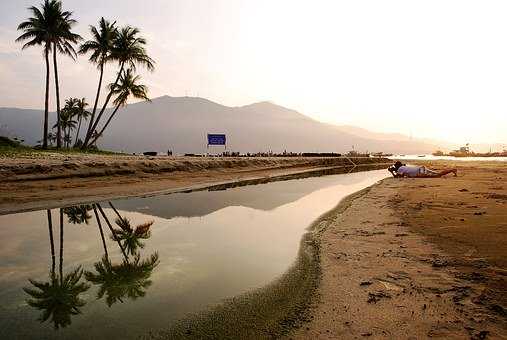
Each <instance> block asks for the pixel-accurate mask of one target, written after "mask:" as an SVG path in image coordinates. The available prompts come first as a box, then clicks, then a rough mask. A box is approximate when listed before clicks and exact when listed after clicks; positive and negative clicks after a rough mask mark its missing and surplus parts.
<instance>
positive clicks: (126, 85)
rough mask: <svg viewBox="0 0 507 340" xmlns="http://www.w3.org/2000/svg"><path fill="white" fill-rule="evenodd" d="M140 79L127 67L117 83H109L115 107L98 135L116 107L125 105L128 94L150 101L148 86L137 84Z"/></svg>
mask: <svg viewBox="0 0 507 340" xmlns="http://www.w3.org/2000/svg"><path fill="white" fill-rule="evenodd" d="M140 79H141V77H140V76H134V73H133V70H132V69H131V68H129V69H127V71H125V72H123V75H122V76H121V77H120V80H119V83H118V84H111V85H109V88H110V91H111V92H110V93H112V94H113V95H115V96H116V98H115V100H114V101H113V104H114V105H115V109H114V111H113V112H112V113H111V115H110V116H109V118H108V119H107V121H106V123H105V124H104V126H103V127H102V130H100V132H99V136H102V135H103V133H104V130H105V129H106V128H107V126H108V125H109V123H110V122H111V120H112V119H113V117H114V115H115V114H116V112H118V109H119V108H120V107H122V106H125V105H127V101H128V99H129V97H130V96H132V97H134V98H137V99H144V100H147V101H150V98H148V87H147V86H146V85H142V84H137V82H138V81H139V80H140ZM99 136H98V137H97V138H95V139H92V141H91V143H90V144H93V143H95V142H96V140H97V139H98V138H99Z"/></svg>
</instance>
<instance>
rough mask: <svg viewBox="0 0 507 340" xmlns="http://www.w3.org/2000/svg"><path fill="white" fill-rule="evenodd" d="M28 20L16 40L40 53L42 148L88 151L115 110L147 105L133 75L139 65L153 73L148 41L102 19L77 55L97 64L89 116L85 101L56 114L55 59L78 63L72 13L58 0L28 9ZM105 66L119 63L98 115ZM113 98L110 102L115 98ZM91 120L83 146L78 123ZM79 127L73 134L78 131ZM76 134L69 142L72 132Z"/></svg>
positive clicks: (131, 29) (73, 102) (71, 101)
mask: <svg viewBox="0 0 507 340" xmlns="http://www.w3.org/2000/svg"><path fill="white" fill-rule="evenodd" d="M29 11H30V13H31V17H29V18H28V19H27V20H26V21H24V22H22V23H21V24H19V26H18V30H20V31H22V32H23V34H22V35H20V36H19V37H18V38H17V39H16V41H17V42H25V41H26V43H25V44H24V45H23V49H25V48H28V47H32V46H39V47H42V48H43V51H44V58H45V64H46V84H45V85H46V92H45V94H46V95H45V103H44V119H43V138H42V140H41V147H42V149H48V147H49V146H51V145H52V143H53V142H56V148H57V149H60V148H62V147H63V146H64V147H66V148H71V147H74V148H75V147H80V148H81V149H89V148H90V147H93V145H94V144H95V143H96V141H97V139H98V138H100V137H101V136H102V135H103V133H104V131H105V130H106V128H107V126H108V125H109V123H110V122H111V120H112V119H113V117H114V116H115V114H116V112H117V111H118V109H119V108H120V107H122V106H125V105H126V103H127V101H128V99H129V98H130V97H134V98H138V99H145V100H149V98H148V88H147V87H146V86H145V85H141V84H138V83H137V82H138V81H139V80H140V77H139V76H136V75H135V74H134V72H135V71H136V67H137V66H144V67H145V68H146V69H148V70H149V71H153V70H154V64H155V62H154V61H153V59H151V58H150V57H149V56H148V54H147V52H146V50H145V45H146V40H145V39H144V38H143V37H141V36H140V31H139V29H138V28H135V27H132V26H129V25H127V26H125V27H122V28H121V29H118V28H117V27H116V22H113V23H112V24H111V23H110V22H109V21H107V20H105V19H104V18H101V19H100V21H99V27H98V28H96V27H94V26H90V32H91V34H92V39H91V40H88V41H86V42H84V43H83V44H82V45H81V46H80V47H79V54H88V53H90V57H89V61H90V62H91V63H93V64H96V65H97V68H98V70H99V84H98V88H97V93H96V96H95V100H94V105H93V110H92V112H88V111H86V106H87V105H88V104H87V103H86V99H85V98H82V99H76V98H69V99H67V100H66V102H65V107H64V108H63V109H62V110H60V86H59V82H58V63H57V54H58V53H60V54H63V55H67V56H70V57H71V58H72V59H74V60H75V59H76V58H77V52H76V50H75V46H77V44H78V42H79V41H80V40H82V37H81V36H80V35H78V34H75V33H73V32H72V29H73V27H74V26H75V25H76V24H77V21H76V20H75V19H73V18H72V15H73V13H72V12H69V11H64V10H63V7H62V2H61V1H60V0H45V1H44V3H42V4H41V6H40V8H38V7H35V6H32V7H30V8H29ZM51 53H52V56H53V70H54V78H55V94H56V116H57V117H56V124H55V126H53V128H56V134H54V133H53V132H50V131H49V128H48V113H49V75H50V62H49V55H50V54H51ZM109 62H117V63H118V68H119V71H118V72H117V74H116V78H115V81H114V82H113V83H111V84H110V85H109V92H108V95H107V97H106V99H105V100H104V103H103V105H102V108H101V110H100V112H99V113H98V115H96V113H97V106H98V101H99V97H100V92H101V87H102V80H103V75H104V67H105V66H106V64H107V63H109ZM113 97H114V98H113ZM111 99H113V103H114V105H115V110H114V112H113V113H112V114H111V115H110V116H109V119H108V120H107V122H106V123H105V124H103V126H102V128H101V129H100V132H98V131H99V123H100V122H101V118H103V114H104V112H105V110H106V108H107V105H108V103H109V102H110V101H111ZM88 117H89V118H90V120H89V122H88V128H87V129H86V134H85V136H84V141H81V140H80V139H79V132H80V129H81V123H82V120H83V119H84V120H85V121H86V120H87V119H88ZM76 125H77V129H76ZM73 130H77V131H76V134H75V138H74V143H72V131H73Z"/></svg>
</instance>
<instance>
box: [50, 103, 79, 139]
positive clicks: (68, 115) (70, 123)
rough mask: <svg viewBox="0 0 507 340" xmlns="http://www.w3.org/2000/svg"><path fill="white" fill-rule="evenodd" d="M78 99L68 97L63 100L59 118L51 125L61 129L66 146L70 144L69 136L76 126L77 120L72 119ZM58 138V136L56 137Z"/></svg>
mask: <svg viewBox="0 0 507 340" xmlns="http://www.w3.org/2000/svg"><path fill="white" fill-rule="evenodd" d="M77 101H78V99H76V98H69V99H67V100H66V101H65V106H64V107H63V109H62V111H61V112H60V119H59V120H58V122H57V123H56V124H55V125H54V126H53V128H55V127H57V128H60V129H61V130H62V131H63V134H64V136H63V138H64V140H65V144H64V145H66V146H67V147H68V146H69V145H70V142H71V141H72V138H71V137H70V134H71V131H72V130H73V129H75V128H76V125H77V121H76V120H74V119H73V118H74V116H75V114H76V104H77ZM57 138H58V137H57Z"/></svg>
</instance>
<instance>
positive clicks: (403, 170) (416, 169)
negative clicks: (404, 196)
mask: <svg viewBox="0 0 507 340" xmlns="http://www.w3.org/2000/svg"><path fill="white" fill-rule="evenodd" d="M387 170H388V171H389V172H390V173H391V174H392V175H393V176H394V177H413V178H414V177H417V178H436V177H442V176H445V175H447V174H450V173H453V174H454V176H458V170H457V169H444V170H441V171H435V170H431V169H428V168H427V167H425V166H415V165H413V166H408V165H406V164H402V163H401V162H400V161H397V162H396V163H394V165H391V166H390V167H389V168H387Z"/></svg>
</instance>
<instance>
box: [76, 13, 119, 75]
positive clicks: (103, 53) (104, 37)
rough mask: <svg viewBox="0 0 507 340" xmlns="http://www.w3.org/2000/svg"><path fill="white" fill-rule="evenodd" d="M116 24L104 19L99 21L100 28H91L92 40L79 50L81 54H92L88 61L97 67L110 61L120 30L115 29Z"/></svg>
mask: <svg viewBox="0 0 507 340" xmlns="http://www.w3.org/2000/svg"><path fill="white" fill-rule="evenodd" d="M115 24H116V22H113V23H110V22H109V21H107V20H106V19H104V18H101V19H100V21H99V28H98V29H97V27H95V26H90V32H91V33H92V36H93V38H92V40H88V41H86V42H84V43H83V44H82V45H81V47H80V48H79V53H80V54H87V53H91V54H90V57H89V58H88V60H89V61H90V62H92V63H94V64H97V67H100V65H101V64H104V63H105V62H107V61H108V58H109V56H110V54H111V50H112V48H113V41H114V40H115V39H116V36H117V33H118V29H117V28H116V27H115Z"/></svg>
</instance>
